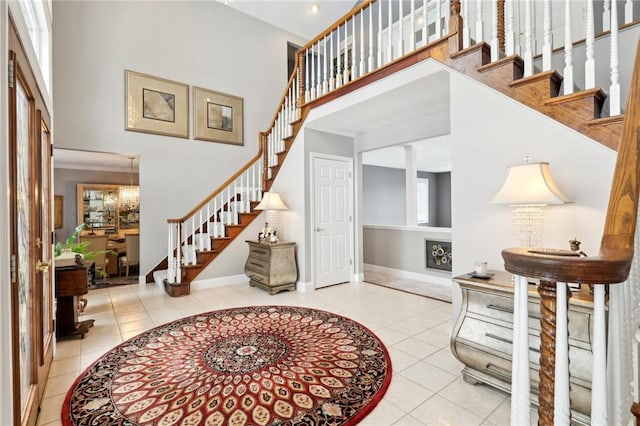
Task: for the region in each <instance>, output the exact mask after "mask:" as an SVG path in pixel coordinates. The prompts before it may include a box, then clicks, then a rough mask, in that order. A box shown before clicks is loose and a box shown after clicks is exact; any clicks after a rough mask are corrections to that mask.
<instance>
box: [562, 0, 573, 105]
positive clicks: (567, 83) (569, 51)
mask: <svg viewBox="0 0 640 426" xmlns="http://www.w3.org/2000/svg"><path fill="white" fill-rule="evenodd" d="M562 74H563V82H564V92H563V93H564V94H565V95H570V94H572V93H573V41H572V40H571V0H565V2H564V70H563V72H562Z"/></svg>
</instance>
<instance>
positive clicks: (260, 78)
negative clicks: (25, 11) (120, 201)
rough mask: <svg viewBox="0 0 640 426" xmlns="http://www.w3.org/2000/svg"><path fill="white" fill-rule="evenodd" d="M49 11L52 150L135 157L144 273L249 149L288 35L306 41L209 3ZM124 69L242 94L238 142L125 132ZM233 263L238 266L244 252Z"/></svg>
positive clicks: (62, 6) (277, 77)
mask: <svg viewBox="0 0 640 426" xmlns="http://www.w3.org/2000/svg"><path fill="white" fill-rule="evenodd" d="M53 18H54V19H53V22H54V40H53V43H54V52H55V55H54V88H55V92H56V94H57V97H56V101H55V105H54V106H55V111H56V114H55V118H54V125H55V130H56V132H55V141H54V144H55V147H56V148H70V149H84V150H94V151H105V152H119V153H129V154H136V155H140V186H141V188H142V191H141V211H140V218H141V223H140V231H141V241H140V245H141V247H140V254H141V271H142V273H146V272H147V271H149V270H150V269H151V268H152V267H153V266H155V265H156V264H157V263H158V262H159V261H160V260H161V259H162V258H163V257H164V256H165V253H166V233H167V225H166V220H167V219H168V218H177V217H181V216H182V215H184V214H185V213H187V212H188V211H189V210H190V209H191V208H192V207H193V206H194V205H195V204H197V203H198V202H199V201H201V200H202V199H203V198H204V197H205V196H207V195H208V194H209V193H211V192H212V191H213V190H215V189H216V187H217V186H218V185H219V184H221V183H222V182H224V181H225V180H226V179H227V178H228V177H229V176H231V175H232V174H233V173H234V172H236V171H237V170H238V169H239V168H240V167H241V166H242V165H244V164H245V162H246V161H248V160H249V159H250V158H251V157H252V156H253V155H255V153H256V152H257V149H258V146H257V141H258V131H260V130H265V128H266V126H267V125H268V123H269V122H270V120H271V117H272V116H273V113H274V111H275V110H276V103H277V102H278V100H279V99H280V96H281V95H282V91H283V90H284V88H285V84H286V81H287V75H286V73H287V70H286V66H287V60H286V54H287V42H288V41H291V42H294V43H298V44H301V43H302V41H301V40H299V39H298V38H297V37H295V36H293V35H289V34H287V33H285V32H283V31H281V30H279V29H276V28H275V27H273V26H271V25H269V24H266V23H264V22H262V21H259V20H257V19H254V18H251V17H249V16H247V15H244V14H241V13H240V12H237V11H235V10H233V9H231V8H229V7H226V6H223V5H221V4H220V3H218V2H213V1H210V2H201V1H194V2H190V1H180V2H170V1H166V2H164V1H163V2H104V1H91V2H77V1H56V2H54V3H53ZM125 69H131V70H135V71H139V72H142V73H147V74H151V75H154V76H158V77H163V78H167V79H170V80H175V81H178V82H182V83H187V84H189V85H197V86H201V87H205V88H208V89H212V90H216V91H221V92H225V93H230V94H234V95H238V96H241V97H243V98H244V142H245V143H244V146H243V147H239V146H234V145H225V144H220V143H214V142H203V141H195V140H192V139H180V138H173V137H166V136H158V135H152V134H146V133H137V132H127V131H125V130H124V120H125V111H124V70H125ZM191 133H192V132H191ZM241 239H242V237H241V238H240V239H239V240H241ZM234 244H239V245H243V244H244V243H243V242H242V241H236V242H234ZM229 261H230V262H231V265H229V264H226V265H225V267H226V268H227V269H228V272H230V273H233V274H239V273H241V272H242V270H243V265H244V259H241V258H240V257H234V258H232V259H230V260H229Z"/></svg>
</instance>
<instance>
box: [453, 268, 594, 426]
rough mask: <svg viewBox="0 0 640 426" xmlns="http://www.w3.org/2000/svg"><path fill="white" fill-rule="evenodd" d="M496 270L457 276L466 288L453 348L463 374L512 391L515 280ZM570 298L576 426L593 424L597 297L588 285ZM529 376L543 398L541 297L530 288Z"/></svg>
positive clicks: (467, 378)
mask: <svg viewBox="0 0 640 426" xmlns="http://www.w3.org/2000/svg"><path fill="white" fill-rule="evenodd" d="M492 272H495V275H494V276H493V277H492V278H491V279H488V280H485V279H478V278H474V277H472V276H470V275H460V276H458V277H455V278H454V279H453V280H454V281H455V282H457V283H458V284H459V285H460V289H461V290H462V310H461V312H460V315H459V316H458V318H457V319H456V322H455V324H454V326H453V332H452V336H451V352H452V353H453V355H454V356H455V357H456V358H458V359H459V360H460V361H461V362H462V363H464V364H465V367H464V369H463V370H462V377H463V379H464V380H465V381H467V382H469V383H473V384H478V383H484V384H487V385H489V386H492V387H495V388H497V389H500V390H503V391H505V392H509V391H510V390H511V354H512V342H513V284H512V283H511V274H509V273H506V272H497V271H492ZM572 293H573V294H572V296H571V299H569V358H570V361H569V372H570V378H569V382H570V385H571V417H572V424H578V425H589V424H590V419H589V413H590V412H591V365H592V347H591V342H592V333H593V298H592V297H591V295H590V294H589V288H588V286H582V288H581V289H580V290H577V289H576V290H572ZM528 305H529V377H530V380H531V392H532V395H531V396H532V400H533V402H534V403H536V404H537V401H538V397H537V395H538V370H539V369H540V352H539V347H540V296H539V295H538V292H537V288H536V286H535V285H530V286H529V303H528Z"/></svg>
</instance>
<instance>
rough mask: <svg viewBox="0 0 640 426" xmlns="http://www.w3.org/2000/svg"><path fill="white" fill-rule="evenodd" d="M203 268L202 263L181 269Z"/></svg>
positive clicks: (184, 266) (183, 266)
mask: <svg viewBox="0 0 640 426" xmlns="http://www.w3.org/2000/svg"><path fill="white" fill-rule="evenodd" d="M203 266H204V263H194V264H192V265H182V266H181V268H183V269H195V268H202V267H203Z"/></svg>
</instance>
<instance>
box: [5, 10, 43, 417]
mask: <svg viewBox="0 0 640 426" xmlns="http://www.w3.org/2000/svg"><path fill="white" fill-rule="evenodd" d="M8 33H9V40H8V41H9V43H8V45H9V52H8V54H9V60H10V61H13V70H14V76H15V77H14V84H13V85H12V86H10V87H9V91H8V105H9V110H8V117H9V123H8V129H9V140H8V142H9V149H8V154H9V156H8V158H9V188H10V192H11V194H12V196H11V198H10V199H9V241H10V243H9V248H10V253H11V255H12V259H13V258H14V256H17V252H18V247H17V241H18V239H17V226H18V225H17V208H16V203H15V202H14V200H15V197H16V188H17V181H16V176H17V168H16V161H15V160H16V158H17V134H16V132H17V129H16V87H15V86H16V83H15V82H17V81H21V83H22V85H23V86H24V89H25V91H26V92H27V96H28V97H29V99H30V103H31V104H30V117H31V122H30V123H29V140H30V143H31V146H30V151H29V158H28V162H29V168H30V170H34V166H35V164H36V162H37V159H38V156H37V155H36V150H35V148H37V150H38V151H40V150H41V143H40V142H41V140H40V131H41V128H42V127H41V126H42V125H41V123H43V122H45V123H47V126H48V128H49V129H50V128H51V125H50V123H51V117H50V115H49V112H48V109H47V106H46V104H45V102H44V97H43V95H42V92H41V90H40V86H39V84H38V81H37V79H36V78H35V74H34V72H33V68H32V66H31V62H30V61H29V59H28V57H27V56H26V54H25V49H24V44H23V43H22V42H21V40H20V37H19V36H18V31H17V28H16V25H15V23H14V21H13V19H12V17H11V15H9V31H8ZM36 91H37V93H35V92H36ZM49 161H50V160H49ZM38 174H40V171H38ZM48 179H50V176H49V177H48ZM32 185H33V181H32ZM49 185H51V182H50V183H49ZM36 206H37V202H36V200H35V197H32V198H31V199H30V204H29V209H30V212H32V213H31V215H30V218H29V219H30V222H29V223H28V224H27V226H29V227H30V228H31V229H32V230H33V232H34V235H35V231H36V228H37V227H36V226H35V222H34V219H33V218H34V215H33V212H36V211H37V210H36ZM48 226H49V227H50V224H48ZM37 255H38V254H37V253H36V250H35V249H34V244H30V247H29V252H28V253H27V257H28V258H29V265H28V268H29V280H30V284H31V286H32V288H31V290H33V289H34V288H35V287H34V286H35V283H36V271H35V262H36V259H37ZM16 264H17V259H16ZM17 291H18V286H17V281H16V282H14V281H13V280H11V318H12V324H11V342H12V344H11V356H12V360H13V361H12V363H13V362H15V361H17V360H19V359H20V353H19V341H20V339H19V332H18V327H19V326H18V321H19V313H18V303H17V300H18V294H17ZM32 294H33V295H35V291H34V292H33V293H32ZM36 300H38V298H36ZM37 305H38V303H37V302H36V303H34V307H33V308H32V312H31V314H32V317H33V318H32V322H31V338H32V343H37V344H38V345H42V339H41V340H39V341H38V340H37V339H38V328H37V327H38V326H37V324H36V323H37V321H36V320H35V319H36V318H35V312H36V311H35V309H36V308H37ZM31 352H32V353H31V377H32V381H33V383H34V386H32V388H31V389H30V392H29V396H28V399H27V403H26V405H25V407H26V411H25V412H26V413H27V415H25V416H24V419H25V420H26V421H27V422H28V423H26V424H32V423H33V424H35V420H36V418H37V412H38V409H39V405H40V404H39V402H40V401H39V397H40V395H42V393H41V392H39V389H38V385H39V383H38V364H39V359H40V357H39V351H38V350H36V348H35V347H34V346H33V345H32V346H31ZM12 370H13V377H12V380H13V386H12V391H13V417H14V422H13V423H14V424H15V425H20V424H21V420H22V418H23V412H22V410H21V404H20V401H21V395H20V368H17V366H15V364H14V366H13V368H12Z"/></svg>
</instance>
